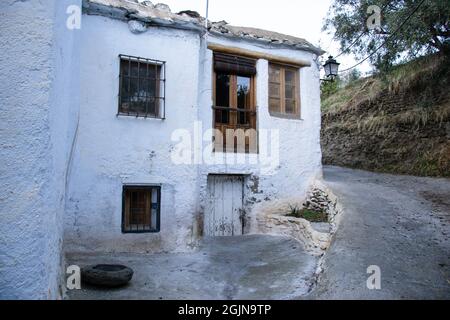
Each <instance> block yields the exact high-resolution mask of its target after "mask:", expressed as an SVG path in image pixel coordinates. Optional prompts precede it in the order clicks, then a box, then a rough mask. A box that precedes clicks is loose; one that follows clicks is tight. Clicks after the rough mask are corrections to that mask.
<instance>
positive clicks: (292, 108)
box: [269, 63, 300, 118]
mask: <svg viewBox="0 0 450 320" xmlns="http://www.w3.org/2000/svg"><path fill="white" fill-rule="evenodd" d="M299 82H300V81H299V69H298V68H294V67H290V66H283V65H278V64H273V63H270V64H269V112H270V114H271V115H273V116H281V117H292V118H294V117H295V118H299V117H300V84H299Z"/></svg>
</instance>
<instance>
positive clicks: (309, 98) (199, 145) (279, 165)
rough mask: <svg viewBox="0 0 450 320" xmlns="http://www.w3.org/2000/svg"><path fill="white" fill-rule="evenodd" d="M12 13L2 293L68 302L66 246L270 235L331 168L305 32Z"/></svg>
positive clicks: (2, 67)
mask: <svg viewBox="0 0 450 320" xmlns="http://www.w3.org/2000/svg"><path fill="white" fill-rule="evenodd" d="M81 8H82V10H81ZM0 13H1V17H2V18H1V19H0V27H1V30H2V34H1V37H0V41H1V43H0V45H1V48H2V55H1V56H0V85H1V90H0V107H1V111H2V112H1V113H0V114H1V115H2V121H1V127H0V132H1V134H2V140H1V144H0V147H1V153H0V161H1V163H2V165H1V171H0V178H1V181H2V183H1V185H0V194H1V197H0V210H1V216H0V218H1V223H0V235H1V239H0V240H1V241H0V262H1V265H2V267H1V268H0V298H57V297H60V296H61V287H60V283H61V279H62V277H63V276H64V272H63V271H62V268H61V266H62V265H64V252H73V251H88V252H95V251H103V252H157V251H176V250H186V249H188V248H190V247H192V246H195V245H196V243H197V241H198V239H200V238H201V237H202V236H225V235H226V236H233V235H240V234H248V233H257V232H264V231H263V230H262V229H261V225H263V224H264V219H263V217H262V212H264V208H266V207H269V206H271V205H272V204H274V203H277V202H280V203H283V202H284V203H288V202H289V201H291V200H292V199H295V200H299V201H301V199H303V198H304V197H305V194H306V192H307V190H308V188H309V187H310V185H311V184H312V183H313V181H314V179H316V178H317V177H320V176H321V150H320V94H319V64H318V57H319V56H320V55H321V54H322V53H323V52H322V51H321V50H320V49H318V48H316V47H314V46H313V45H311V44H309V43H308V42H307V41H305V40H303V39H299V38H295V37H292V36H287V35H282V34H278V33H273V32H269V31H264V30H259V29H253V28H243V27H234V26H231V25H229V24H227V23H226V22H217V23H211V22H208V24H206V23H205V19H204V18H202V17H200V16H199V15H198V14H197V13H195V12H192V11H185V12H181V13H178V14H175V13H172V12H170V9H169V8H168V7H167V6H166V5H163V4H157V5H153V4H151V3H150V2H149V1H144V2H142V3H138V1H126V0H84V1H82V0H47V1H39V0H30V1H15V0H4V1H2V3H1V4H0ZM81 14H82V15H81ZM78 15H79V16H80V17H81V20H80V19H79V18H80V17H78ZM12 106H13V107H12ZM230 132H231V135H228V134H229V133H230Z"/></svg>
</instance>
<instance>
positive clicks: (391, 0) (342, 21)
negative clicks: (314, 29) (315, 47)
mask: <svg viewBox="0 0 450 320" xmlns="http://www.w3.org/2000/svg"><path fill="white" fill-rule="evenodd" d="M421 2H422V0H334V2H333V4H332V6H331V8H330V11H329V13H328V16H327V19H326V20H325V25H324V30H325V31H329V32H331V33H334V38H335V39H337V40H338V41H339V42H340V45H341V49H342V50H345V49H346V48H348V47H349V46H351V47H350V48H349V50H348V51H346V53H353V54H354V55H355V56H356V57H357V58H358V59H363V58H365V57H367V56H369V55H371V54H372V53H373V52H375V51H376V49H377V48H378V47H379V46H380V45H382V44H383V43H384V42H386V44H385V45H384V46H382V47H381V48H380V49H379V50H378V51H376V53H375V54H373V55H372V56H371V57H370V60H369V61H370V62H371V63H372V64H373V65H374V66H375V67H376V68H377V69H378V70H385V69H388V68H390V67H391V66H392V65H393V64H395V63H399V62H405V61H408V60H411V59H413V58H416V57H419V56H422V55H425V54H429V53H433V52H444V53H446V54H448V52H449V39H450V24H449V18H450V1H449V0H425V1H424V2H423V3H422V4H421V5H420V6H419V4H420V3H421ZM371 5H377V6H379V7H380V8H381V9H382V12H381V27H380V28H377V29H375V30H369V28H368V27H367V20H368V19H369V17H370V16H371V13H367V9H368V7H369V6H371ZM417 7H418V9H417V11H416V12H415V13H414V14H413V15H412V16H411V17H410V18H409V20H408V21H407V22H406V23H405V24H404V25H403V26H402V27H401V28H400V29H398V28H399V27H400V26H401V25H402V23H403V22H404V21H405V19H407V17H408V16H409V15H410V14H411V13H412V12H414V10H416V8H417ZM397 29H398V31H397V32H395V31H396V30H397Z"/></svg>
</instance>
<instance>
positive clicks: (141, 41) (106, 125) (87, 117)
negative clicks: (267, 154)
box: [65, 15, 321, 252]
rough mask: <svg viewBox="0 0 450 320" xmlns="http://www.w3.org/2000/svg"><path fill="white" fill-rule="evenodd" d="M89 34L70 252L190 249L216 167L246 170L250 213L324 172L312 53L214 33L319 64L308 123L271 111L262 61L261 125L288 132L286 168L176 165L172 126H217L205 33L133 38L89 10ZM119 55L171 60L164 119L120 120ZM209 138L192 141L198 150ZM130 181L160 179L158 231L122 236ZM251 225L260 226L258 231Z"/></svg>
mask: <svg viewBox="0 0 450 320" xmlns="http://www.w3.org/2000/svg"><path fill="white" fill-rule="evenodd" d="M82 39H83V40H82V48H81V51H82V53H81V83H82V85H81V117H80V126H79V131H78V132H79V133H78V137H77V145H76V149H75V156H74V161H73V166H72V168H71V174H70V179H69V181H70V182H69V191H68V194H69V197H68V201H67V202H66V211H67V215H66V219H65V248H66V250H67V251H116V252H128V251H135V252H155V251H173V250H187V249H189V248H190V246H191V245H194V244H195V243H196V240H197V237H198V235H199V229H201V227H200V228H199V223H200V224H201V215H202V213H203V207H204V201H205V198H206V182H207V175H208V174H211V173H215V174H217V173H230V174H247V175H249V179H248V186H249V190H248V195H247V199H248V203H247V205H248V209H249V213H250V215H252V216H255V214H256V212H251V208H252V205H253V204H255V203H262V202H263V201H269V200H276V199H292V198H294V199H301V198H302V197H303V196H304V195H305V192H306V190H307V188H308V187H309V185H310V183H311V182H312V180H313V179H314V178H316V177H317V176H319V175H321V153H320V100H319V99H320V96H319V71H318V69H317V67H316V65H315V63H314V61H313V60H314V55H313V54H311V53H308V52H301V51H297V50H289V49H268V48H265V47H263V46H257V45H255V44H251V43H244V42H240V41H232V40H225V39H222V38H221V39H219V38H215V37H211V36H209V37H208V39H207V41H208V42H213V43H218V44H224V45H231V46H239V47H243V48H245V49H249V50H254V51H261V52H267V53H271V54H276V55H280V56H285V57H289V58H295V59H303V60H308V61H311V63H312V66H311V67H305V68H302V69H301V71H300V83H301V84H300V90H301V104H302V119H297V120H289V119H280V118H274V117H271V116H270V115H269V112H268V98H267V92H268V62H267V61H266V60H259V61H258V63H257V73H258V74H257V106H258V128H259V129H278V130H279V134H280V138H281V139H280V153H279V155H280V163H279V166H275V167H274V168H272V169H271V170H268V171H267V170H261V168H260V165H258V164H241V165H206V164H204V163H202V162H201V161H200V162H198V163H194V164H184V165H178V164H175V163H173V161H172V160H171V151H173V150H174V148H175V146H176V145H177V141H172V140H171V135H172V133H173V132H174V131H175V130H178V129H185V130H187V132H190V133H191V134H192V135H193V136H194V133H195V131H196V128H197V127H196V126H197V125H198V123H199V121H200V123H201V126H202V130H201V132H200V139H201V135H202V134H203V133H204V132H205V131H206V130H208V129H211V127H212V109H211V105H212V88H211V87H212V79H211V76H212V52H211V51H210V50H207V49H206V43H205V40H204V38H202V37H201V36H200V35H199V34H197V33H194V32H191V31H181V30H174V29H166V28H156V27H152V28H149V29H148V30H147V31H146V32H144V33H141V34H133V33H131V32H130V30H129V27H128V25H127V23H125V22H123V21H118V20H113V19H109V18H106V17H101V16H87V15H85V16H83V28H82ZM119 54H125V55H133V56H140V57H145V58H151V59H157V60H163V61H166V67H167V76H166V79H167V87H166V119H165V120H156V119H142V118H134V117H121V116H119V117H117V116H116V114H117V106H118V101H117V100H118V86H119V78H118V76H119V58H118V55H119ZM197 142H198V143H197ZM209 143H210V142H208V141H201V140H197V141H193V148H198V149H202V148H204V147H206V146H207V145H208V144H209ZM232 156H234V155H232ZM123 184H161V185H162V202H161V232H160V233H157V234H152V233H147V234H122V232H121V222H122V221H121V219H122V185H123ZM256 184H258V187H257V188H256ZM250 220H252V219H250ZM248 231H251V232H258V230H257V229H255V228H254V227H252V229H251V230H250V228H249V230H248Z"/></svg>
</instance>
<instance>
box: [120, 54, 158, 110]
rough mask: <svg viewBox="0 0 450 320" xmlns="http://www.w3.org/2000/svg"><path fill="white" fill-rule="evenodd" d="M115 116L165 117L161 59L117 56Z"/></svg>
mask: <svg viewBox="0 0 450 320" xmlns="http://www.w3.org/2000/svg"><path fill="white" fill-rule="evenodd" d="M119 58H120V76H119V79H120V86H119V113H118V114H119V115H126V116H136V117H145V118H157V119H164V118H165V81H166V79H165V78H166V76H165V73H166V67H165V62H164V61H159V60H152V59H144V58H139V57H133V56H125V55H119Z"/></svg>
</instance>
